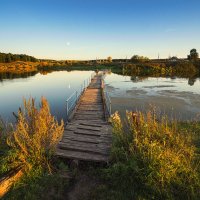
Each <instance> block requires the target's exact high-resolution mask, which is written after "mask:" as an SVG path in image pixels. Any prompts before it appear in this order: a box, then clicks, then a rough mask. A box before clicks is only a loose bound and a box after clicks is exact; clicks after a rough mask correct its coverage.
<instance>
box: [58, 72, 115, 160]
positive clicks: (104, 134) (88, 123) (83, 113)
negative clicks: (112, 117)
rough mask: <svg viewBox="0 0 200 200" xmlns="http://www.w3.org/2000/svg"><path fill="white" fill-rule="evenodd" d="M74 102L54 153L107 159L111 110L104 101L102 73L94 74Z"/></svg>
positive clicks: (71, 156)
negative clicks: (75, 102) (108, 120)
mask: <svg viewBox="0 0 200 200" xmlns="http://www.w3.org/2000/svg"><path fill="white" fill-rule="evenodd" d="M76 96H77V93H76ZM76 101H77V105H76V106H75V108H74V109H73V111H72V113H71V116H70V117H69V119H70V120H69V122H68V123H67V126H66V128H65V131H64V134H63V138H62V140H61V141H60V142H59V144H58V147H57V150H56V154H57V156H59V157H64V158H68V159H76V160H86V161H96V162H108V160H109V154H110V149H111V142H112V133H111V125H110V124H109V123H108V122H107V118H108V115H109V114H110V112H111V111H110V110H109V105H108V104H107V103H106V102H107V97H106V95H105V93H104V84H103V75H102V74H97V75H95V76H94V77H93V78H92V79H91V82H90V84H89V85H88V87H86V89H84V90H83V93H82V94H81V95H80V99H79V100H77V99H76ZM109 101H110V100H109ZM107 105H108V106H107ZM107 108H108V109H107ZM67 112H68V105H67Z"/></svg>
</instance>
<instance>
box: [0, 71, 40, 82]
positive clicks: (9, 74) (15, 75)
mask: <svg viewBox="0 0 200 200" xmlns="http://www.w3.org/2000/svg"><path fill="white" fill-rule="evenodd" d="M37 73H38V72H35V71H34V72H23V73H12V72H3V73H0V81H3V79H15V78H27V77H29V76H35V75H36V74H37Z"/></svg>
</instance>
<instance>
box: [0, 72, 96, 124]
mask: <svg viewBox="0 0 200 200" xmlns="http://www.w3.org/2000/svg"><path fill="white" fill-rule="evenodd" d="M92 73H93V71H70V72H67V71H59V72H52V73H48V74H46V75H43V74H40V73H37V74H36V75H34V76H30V77H27V78H15V79H12V80H11V79H4V80H2V81H1V82H0V116H1V117H2V118H3V119H4V120H5V121H13V120H15V118H14V116H13V114H12V112H15V113H17V111H18V108H19V107H20V106H21V105H22V102H23V98H26V99H28V98H30V97H33V98H35V99H36V102H39V101H40V98H41V96H44V97H46V98H47V100H48V101H49V104H50V107H51V112H52V114H53V115H55V116H56V118H57V119H58V120H60V119H62V118H64V119H65V117H66V99H67V98H68V97H69V96H70V95H71V94H72V93H73V92H74V91H75V90H80V86H81V84H83V81H84V80H86V79H88V78H89V77H90V76H91V74H92ZM38 104H39V103H38Z"/></svg>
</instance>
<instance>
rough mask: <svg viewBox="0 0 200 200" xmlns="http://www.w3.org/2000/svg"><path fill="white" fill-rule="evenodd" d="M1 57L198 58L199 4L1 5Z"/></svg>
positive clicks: (88, 0)
mask: <svg viewBox="0 0 200 200" xmlns="http://www.w3.org/2000/svg"><path fill="white" fill-rule="evenodd" d="M0 24H1V28H0V52H11V53H25V54H28V55H32V56H35V57H37V58H49V59H95V58H96V57H98V58H106V57H108V56H112V57H113V58H125V57H126V56H127V57H128V58H129V57H131V56H132V55H134V54H139V55H144V56H148V57H150V58H157V57H158V53H159V54H160V57H161V58H165V57H168V56H169V55H171V56H173V55H177V56H178V57H186V56H187V54H188V52H189V50H190V49H191V48H196V49H197V50H198V51H199V52H200V1H199V0H1V1H0Z"/></svg>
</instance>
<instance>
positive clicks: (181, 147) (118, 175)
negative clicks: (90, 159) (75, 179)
mask: <svg viewBox="0 0 200 200" xmlns="http://www.w3.org/2000/svg"><path fill="white" fill-rule="evenodd" d="M111 122H112V125H113V137H114V140H113V141H114V142H113V148H112V166H111V167H109V168H108V169H106V170H104V175H105V177H106V180H107V181H109V182H110V183H111V184H110V186H109V191H110V192H111V191H115V193H114V194H115V195H114V196H115V198H117V199H120V198H123V199H130V198H136V199H143V198H145V199H146V198H147V199H148V198H155V199H161V198H165V199H166V198H167V199H175V198H178V199H197V198H198V197H200V191H199V187H200V174H199V172H200V171H199V161H200V157H199V154H198V151H197V147H196V146H195V144H194V141H195V138H196V137H197V133H195V134H194V132H190V131H188V129H184V130H183V129H180V128H179V127H178V125H177V123H176V122H173V123H170V122H169V121H168V120H167V118H166V117H162V118H161V119H159V120H158V119H157V118H156V116H155V114H154V112H151V111H149V112H147V113H145V114H144V113H141V112H137V113H133V112H127V115H126V123H122V120H121V118H120V116H119V114H118V113H115V114H114V115H113V116H112V118H111Z"/></svg>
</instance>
